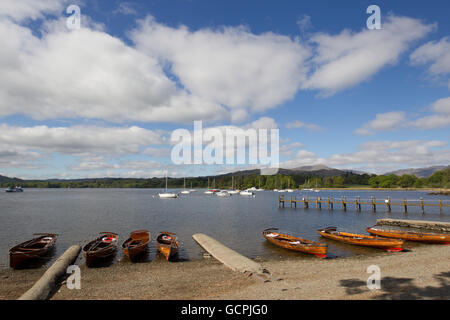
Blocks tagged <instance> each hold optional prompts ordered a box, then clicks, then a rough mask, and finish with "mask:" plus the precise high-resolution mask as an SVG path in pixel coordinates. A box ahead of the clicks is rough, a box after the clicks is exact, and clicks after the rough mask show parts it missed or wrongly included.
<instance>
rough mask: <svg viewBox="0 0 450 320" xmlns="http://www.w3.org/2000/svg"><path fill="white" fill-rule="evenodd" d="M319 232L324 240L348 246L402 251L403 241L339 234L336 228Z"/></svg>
mask: <svg viewBox="0 0 450 320" xmlns="http://www.w3.org/2000/svg"><path fill="white" fill-rule="evenodd" d="M317 232H318V233H319V234H320V235H321V236H322V237H324V238H327V239H331V240H335V241H339V242H342V243H346V244H352V245H358V246H364V247H372V248H378V249H383V250H386V251H392V252H397V251H402V250H403V244H404V242H403V240H396V239H388V238H379V237H375V236H368V235H363V234H355V233H349V232H338V231H336V228H325V229H319V230H317Z"/></svg>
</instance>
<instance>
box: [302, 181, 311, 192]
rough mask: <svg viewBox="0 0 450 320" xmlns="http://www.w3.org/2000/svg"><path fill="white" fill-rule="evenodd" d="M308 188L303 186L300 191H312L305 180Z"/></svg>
mask: <svg viewBox="0 0 450 320" xmlns="http://www.w3.org/2000/svg"><path fill="white" fill-rule="evenodd" d="M306 184H307V187H308V188H303V189H302V191H314V190H313V189H311V188H310V187H309V180H308V181H307V182H306Z"/></svg>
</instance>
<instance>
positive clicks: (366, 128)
mask: <svg viewBox="0 0 450 320" xmlns="http://www.w3.org/2000/svg"><path fill="white" fill-rule="evenodd" d="M405 121H406V113H405V112H403V111H393V112H386V113H379V114H377V115H376V116H375V119H374V120H372V121H369V122H368V123H366V124H364V125H363V126H362V127H361V128H359V129H357V130H356V133H357V134H360V135H371V134H374V133H375V132H376V131H391V130H396V129H398V128H399V127H401V126H403V125H404V124H405Z"/></svg>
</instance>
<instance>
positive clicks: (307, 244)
mask: <svg viewBox="0 0 450 320" xmlns="http://www.w3.org/2000/svg"><path fill="white" fill-rule="evenodd" d="M262 235H263V237H264V238H266V239H267V241H269V242H270V243H273V244H274V245H276V246H279V247H281V248H284V249H288V250H293V251H299V252H303V253H309V254H313V255H315V256H317V257H319V258H325V257H326V256H327V249H328V246H327V245H326V244H323V243H319V242H313V241H310V240H306V239H303V238H300V237H296V236H293V235H290V234H288V233H286V232H280V231H278V229H277V228H269V229H266V230H264V231H263V232H262Z"/></svg>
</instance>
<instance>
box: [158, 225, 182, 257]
mask: <svg viewBox="0 0 450 320" xmlns="http://www.w3.org/2000/svg"><path fill="white" fill-rule="evenodd" d="M156 244H157V246H158V251H159V252H161V253H162V254H163V255H164V256H165V257H166V260H167V261H169V259H170V258H171V257H173V256H174V255H175V254H176V253H177V252H178V249H179V248H180V244H179V243H178V240H177V237H176V235H175V233H172V232H160V233H159V235H158V237H157V238H156Z"/></svg>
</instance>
